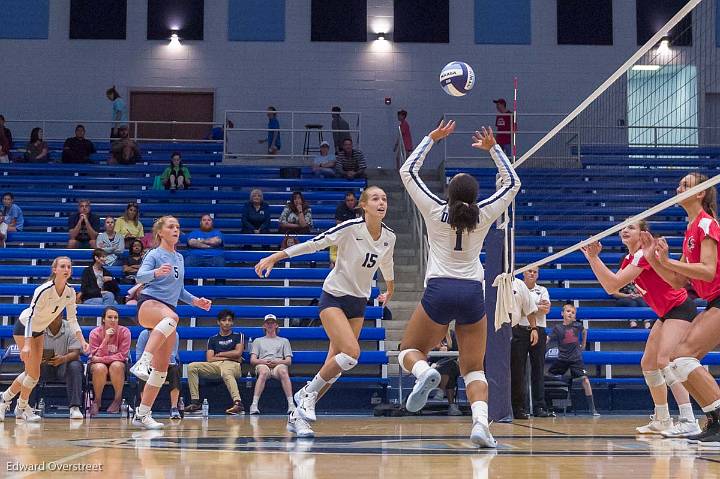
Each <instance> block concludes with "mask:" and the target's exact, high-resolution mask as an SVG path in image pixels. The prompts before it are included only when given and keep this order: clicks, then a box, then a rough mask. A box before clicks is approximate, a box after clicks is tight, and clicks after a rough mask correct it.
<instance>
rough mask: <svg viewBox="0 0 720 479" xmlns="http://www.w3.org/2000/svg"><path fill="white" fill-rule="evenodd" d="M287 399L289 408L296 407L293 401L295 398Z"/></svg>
mask: <svg viewBox="0 0 720 479" xmlns="http://www.w3.org/2000/svg"><path fill="white" fill-rule="evenodd" d="M285 399H287V402H288V406H294V405H295V401H293V397H292V396H288V397H286V398H285Z"/></svg>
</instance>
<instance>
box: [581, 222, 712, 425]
mask: <svg viewBox="0 0 720 479" xmlns="http://www.w3.org/2000/svg"><path fill="white" fill-rule="evenodd" d="M643 231H645V232H647V231H649V230H648V224H647V222H645V221H639V222H637V223H633V224H630V225H628V226H626V227H625V228H623V229H622V230H621V231H620V240H621V241H622V242H623V244H624V245H625V246H626V247H627V249H628V254H627V256H625V258H624V259H623V262H622V264H621V265H620V270H619V271H618V272H617V273H613V272H612V271H610V269H608V267H607V266H605V264H604V263H603V261H602V260H601V259H600V256H599V254H600V251H602V245H601V244H600V243H599V242H595V243H592V244H589V245H587V246H586V247H584V248H583V250H582V251H583V253H584V254H585V257H586V258H587V260H588V262H589V263H590V267H591V268H592V270H593V272H594V273H595V276H597V279H598V281H600V284H601V285H602V287H603V288H604V289H605V291H607V293H608V294H613V293H615V292H617V291H618V290H619V289H620V288H622V287H624V286H625V285H627V284H629V283H631V282H635V283H636V284H637V285H638V287H639V288H640V289H642V290H643V291H644V293H643V299H644V300H645V301H646V302H647V303H648V305H649V306H650V307H651V308H652V310H653V311H654V312H655V314H657V315H658V318H660V320H659V321H655V325H654V326H653V328H652V330H651V331H650V336H649V337H648V340H647V343H646V344H645V352H644V353H643V357H642V360H641V361H640V366H641V367H642V371H643V376H645V382H646V383H647V385H648V388H649V389H650V395H651V396H652V398H653V403H655V414H654V415H652V416H650V423H649V424H648V425H646V426H640V427H638V428H636V431H637V432H638V433H640V434H662V435H663V436H666V437H687V436H690V435H694V434H699V433H700V426H699V425H698V423H697V420H695V415H694V414H693V410H692V404H691V403H690V396H689V395H688V392H687V390H686V389H685V388H684V387H683V386H682V384H681V383H679V382H677V383H675V384H673V385H671V387H670V389H671V390H672V392H673V396H675V400H676V401H677V403H678V406H679V409H680V417H679V419H678V422H677V424H675V425H673V420H672V418H671V417H670V411H669V408H668V402H667V386H668V385H667V383H666V381H665V377H664V376H663V369H664V368H666V367H667V366H668V364H669V363H670V354H671V353H672V351H673V350H674V348H675V347H676V346H677V345H678V343H679V342H680V339H682V338H683V337H684V336H685V334H686V333H687V332H688V330H689V329H690V325H691V324H692V320H693V319H694V318H695V316H696V315H697V308H696V307H695V303H693V301H692V300H691V299H690V298H688V294H687V291H685V290H684V289H682V288H679V289H673V287H672V286H670V285H669V284H668V283H667V282H666V281H665V280H663V279H662V278H661V277H660V276H659V275H658V274H657V273H656V272H655V271H654V270H653V268H652V267H651V266H650V264H649V263H648V261H647V260H646V259H645V258H644V256H643V250H642V249H640V233H641V232H643Z"/></svg>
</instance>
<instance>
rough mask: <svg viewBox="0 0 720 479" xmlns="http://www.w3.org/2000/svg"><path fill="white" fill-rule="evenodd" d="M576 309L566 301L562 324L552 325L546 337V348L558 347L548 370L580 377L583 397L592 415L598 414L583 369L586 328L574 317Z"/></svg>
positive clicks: (559, 374) (556, 373) (576, 377)
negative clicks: (583, 392) (568, 371)
mask: <svg viewBox="0 0 720 479" xmlns="http://www.w3.org/2000/svg"><path fill="white" fill-rule="evenodd" d="M575 315H576V309H575V306H574V305H573V304H572V303H567V304H566V305H564V306H563V309H562V317H563V322H562V324H556V325H555V326H553V329H552V332H551V333H550V336H549V337H548V345H547V347H548V349H551V348H553V347H556V348H558V357H557V359H556V360H555V362H553V364H552V365H551V366H550V369H549V370H548V372H549V373H550V374H554V375H557V376H562V375H563V374H565V373H566V372H567V370H568V369H569V370H570V374H571V376H572V378H573V379H578V378H580V379H582V386H583V389H584V390H585V398H586V399H587V402H588V407H589V409H590V412H591V413H592V415H593V416H599V415H600V414H598V412H597V410H596V409H595V402H594V401H593V393H592V387H591V386H590V380H589V379H588V377H587V371H585V362H584V361H583V357H582V353H583V351H584V350H585V345H586V344H587V330H586V329H585V328H584V327H583V325H582V323H581V322H580V321H577V320H576V319H575Z"/></svg>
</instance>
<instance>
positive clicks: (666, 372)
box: [662, 363, 680, 387]
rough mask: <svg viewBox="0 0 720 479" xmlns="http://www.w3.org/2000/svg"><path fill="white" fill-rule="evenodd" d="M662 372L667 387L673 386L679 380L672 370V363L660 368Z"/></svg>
mask: <svg viewBox="0 0 720 479" xmlns="http://www.w3.org/2000/svg"><path fill="white" fill-rule="evenodd" d="M662 373H663V376H664V377H665V384H667V385H668V387H673V386H674V385H676V384H677V383H679V382H680V380H679V379H678V378H677V376H675V373H674V372H673V368H672V363H670V364H668V365H667V366H665V367H664V368H662Z"/></svg>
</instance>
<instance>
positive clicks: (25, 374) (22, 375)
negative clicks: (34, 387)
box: [17, 371, 27, 385]
mask: <svg viewBox="0 0 720 479" xmlns="http://www.w3.org/2000/svg"><path fill="white" fill-rule="evenodd" d="M26 376H27V373H26V372H25V371H23V372H21V373H20V374H18V377H17V381H18V382H19V383H20V384H21V385H22V383H23V381H25V377H26Z"/></svg>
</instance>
